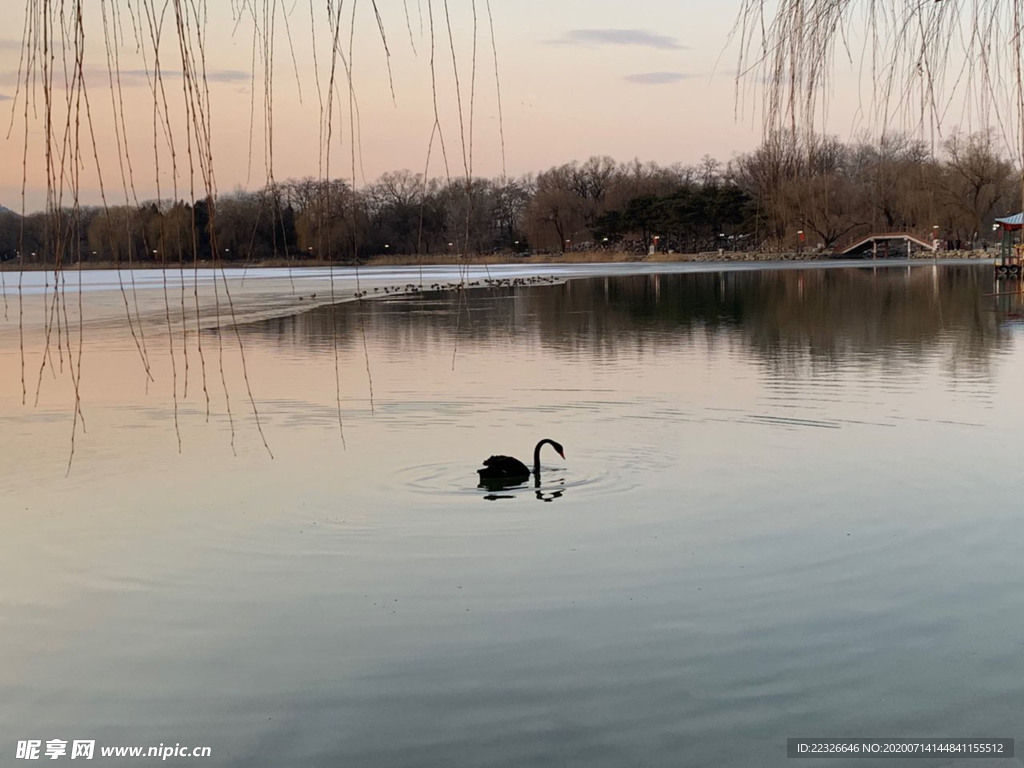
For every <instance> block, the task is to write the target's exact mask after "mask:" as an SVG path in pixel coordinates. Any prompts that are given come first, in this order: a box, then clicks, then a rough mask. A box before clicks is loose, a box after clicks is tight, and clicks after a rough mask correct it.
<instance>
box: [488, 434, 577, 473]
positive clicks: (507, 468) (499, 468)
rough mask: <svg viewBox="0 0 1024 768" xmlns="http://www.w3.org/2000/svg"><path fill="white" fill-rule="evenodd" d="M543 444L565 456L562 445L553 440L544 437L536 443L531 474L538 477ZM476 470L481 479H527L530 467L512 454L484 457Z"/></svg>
mask: <svg viewBox="0 0 1024 768" xmlns="http://www.w3.org/2000/svg"><path fill="white" fill-rule="evenodd" d="M545 444H547V445H550V446H551V447H552V448H554V449H555V450H556V451H558V455H559V456H561V457H562V458H563V459H564V458H565V452H564V451H563V450H562V446H561V445H559V444H558V443H556V442H555V441H554V440H549V439H548V438H545V439H543V440H541V441H540V442H539V443H537V446H536V447H535V448H534V449H533V474H534V475H536V476H537V477H540V449H541V447H542V446H544V445H545ZM477 472H478V473H479V475H480V479H481V480H482V481H491V482H494V481H499V482H500V481H505V482H508V481H513V480H517V481H522V480H527V479H529V477H530V468H529V467H528V466H526V465H525V464H523V462H521V461H520V460H519V459H517V458H514V457H512V456H491V457H490V458H487V459H484V466H483V468H482V469H478V470H477Z"/></svg>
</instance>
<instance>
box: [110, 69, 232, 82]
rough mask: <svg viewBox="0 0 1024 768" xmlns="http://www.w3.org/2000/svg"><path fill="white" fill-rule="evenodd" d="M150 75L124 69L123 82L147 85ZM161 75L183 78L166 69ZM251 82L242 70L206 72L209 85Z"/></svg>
mask: <svg viewBox="0 0 1024 768" xmlns="http://www.w3.org/2000/svg"><path fill="white" fill-rule="evenodd" d="M103 74H104V76H106V74H107V73H106V72H104V73H103ZM150 74H151V73H148V72H147V71H146V70H145V69H122V70H121V82H122V84H123V83H124V81H125V79H126V78H127V79H131V80H141V81H142V82H143V83H145V82H146V78H147V76H148V75H150ZM160 75H161V76H162V77H167V78H171V77H173V78H179V77H181V70H177V69H165V70H163V71H161V73H160ZM250 80H252V75H250V74H249V73H248V72H243V71H242V70H240V69H208V70H207V71H206V81H207V82H208V83H248V82H249V81H250Z"/></svg>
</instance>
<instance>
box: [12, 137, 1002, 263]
mask: <svg viewBox="0 0 1024 768" xmlns="http://www.w3.org/2000/svg"><path fill="white" fill-rule="evenodd" d="M1020 183H1021V177H1020V171H1019V169H1017V168H1015V167H1014V164H1013V163H1012V162H1011V161H1010V160H1008V159H1006V158H1005V157H1004V156H1003V155H1002V153H1001V152H1000V151H999V150H998V149H997V146H996V144H995V142H994V141H993V139H992V136H991V134H990V133H988V132H982V133H975V134H970V135H964V134H959V133H957V134H953V135H951V136H949V137H948V138H947V139H946V140H945V142H944V143H943V145H942V147H941V150H940V152H939V153H938V154H937V155H936V154H934V153H932V152H931V151H930V150H929V149H928V147H927V146H926V145H925V144H924V143H923V142H920V141H916V140H912V139H910V138H908V137H906V136H903V135H893V136H888V137H885V138H883V139H881V140H867V139H864V140H855V141H851V142H842V141H840V140H839V139H836V138H834V137H829V136H818V135H796V134H787V133H781V134H776V135H773V136H770V137H768V138H767V139H766V140H765V141H764V142H763V143H762V144H761V146H759V147H758V148H757V149H755V150H754V151H752V152H750V153H747V154H743V155H739V156H737V157H735V158H734V159H733V160H732V161H731V162H729V163H728V164H724V165H723V164H722V163H720V162H719V161H717V160H715V159H713V158H711V157H705V158H704V159H703V160H702V161H701V162H700V163H699V164H697V165H695V166H684V165H671V166H667V167H665V166H659V165H656V164H654V163H641V162H640V161H638V160H634V161H632V162H628V163H619V162H616V161H615V160H613V159H612V158H610V157H591V158H590V159H589V160H586V161H584V162H582V163H581V162H571V163H566V164H564V165H560V166H557V167H554V168H550V169H548V170H546V171H543V172H541V173H538V174H536V175H533V174H531V175H527V176H523V177H519V178H502V179H480V178H474V179H470V180H468V181H467V180H466V179H450V180H441V179H425V178H424V177H423V176H422V175H421V174H417V173H412V172H410V171H395V172H392V173H385V174H384V175H382V176H381V177H380V178H379V179H377V180H376V181H375V182H374V183H372V184H369V185H367V186H366V187H364V188H361V189H353V188H352V187H351V185H350V184H348V183H347V182H345V181H343V180H339V179H335V180H326V181H325V180H316V179H310V178H307V179H293V180H288V181H284V182H280V183H275V184H272V185H269V186H267V187H266V188H264V189H262V190H259V191H256V192H248V191H243V190H237V191H235V192H232V193H229V194H224V195H220V196H219V197H217V198H216V199H215V200H214V199H205V200H199V201H196V202H195V203H194V204H190V203H187V202H183V201H176V202H175V201H166V202H165V201H153V202H146V203H142V204H139V205H137V206H116V207H107V208H100V207H94V208H82V209H80V210H79V211H78V212H77V213H73V212H71V211H58V212H52V211H51V212H49V213H36V214H31V215H28V216H25V217H22V216H19V215H17V214H15V213H13V212H11V211H7V210H0V259H2V260H8V259H12V258H15V257H17V256H20V257H21V259H22V260H23V261H24V262H33V261H35V262H42V263H52V262H53V255H52V254H53V253H54V252H56V251H59V252H61V253H62V254H64V255H63V257H62V258H63V261H64V262H65V263H68V262H75V261H83V262H90V261H94V262H116V263H123V264H126V263H129V262H131V263H141V262H155V263H161V262H164V263H179V262H186V263H188V262H191V261H192V260H193V259H198V260H200V261H211V260H213V259H218V260H223V261H227V262H234V261H239V262H247V261H257V260H267V259H281V260H300V259H301V260H320V261H325V262H327V261H330V262H336V261H353V260H357V259H361V258H366V257H372V256H387V255H388V254H396V255H398V254H401V255H415V254H423V255H427V254H450V255H452V256H453V257H455V256H457V255H460V254H466V253H507V254H517V253H526V252H531V251H542V252H565V251H568V250H573V251H580V250H594V249H612V250H620V251H621V250H626V251H634V252H637V253H646V252H647V251H648V250H649V249H650V248H651V247H652V246H653V247H656V248H658V249H660V250H674V251H677V252H698V251H708V250H715V249H719V248H728V249H731V250H744V249H756V250H768V251H771V250H779V249H793V248H797V247H807V248H818V247H820V248H824V249H831V248H834V247H839V246H841V245H844V244H846V243H848V242H850V241H852V240H853V239H855V238H856V237H858V236H861V235H863V234H866V233H868V232H884V231H898V232H912V233H916V234H918V235H919V236H921V237H925V238H931V237H933V236H935V237H939V238H940V239H942V240H943V241H949V242H951V243H952V242H959V243H963V244H967V245H979V244H981V242H982V241H984V240H986V239H991V237H992V219H993V218H994V217H995V216H998V215H1003V214H1007V213H1015V212H1017V211H1019V210H1020V193H1021V187H1020ZM54 238H61V242H60V243H57V242H54ZM967 245H965V247H967Z"/></svg>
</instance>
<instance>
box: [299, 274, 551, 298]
mask: <svg viewBox="0 0 1024 768" xmlns="http://www.w3.org/2000/svg"><path fill="white" fill-rule="evenodd" d="M557 282H558V278H557V277H547V276H541V275H535V276H533V277H512V278H509V277H499V278H486V279H484V280H473V281H472V282H465V281H463V282H461V283H452V282H448V283H431V284H430V289H429V290H431V291H464V290H467V289H469V288H515V287H518V286H528V285H547V284H550V283H557ZM427 290H428V289H427V288H425V287H423V286H420V285H416V284H415V283H406V285H404V286H400V285H391V286H384V287H383V288H381V287H380V286H377V287H376V288H374V289H373V291H372V293H375V294H380V293H382V292H383V293H384V294H385V295H390V294H403V293H420V292H425V291H427ZM370 293H371V291H370V290H369V289H367V290H365V291H356V292H355V293H353V294H352V295H353V297H354V298H357V299H361V298H363V297H364V296H368V295H370ZM310 298H316V294H315V293H314V294H313V295H312V296H311V297H310Z"/></svg>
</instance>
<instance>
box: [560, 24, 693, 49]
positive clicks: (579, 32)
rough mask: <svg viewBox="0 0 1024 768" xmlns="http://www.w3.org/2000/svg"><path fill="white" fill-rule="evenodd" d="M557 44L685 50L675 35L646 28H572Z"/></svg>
mask: <svg viewBox="0 0 1024 768" xmlns="http://www.w3.org/2000/svg"><path fill="white" fill-rule="evenodd" d="M551 42H552V43H554V44H555V45H634V46H641V47H643V48H657V49H660V50H666V51H681V50H685V48H686V46H685V45H682V44H680V42H679V41H678V40H676V39H675V38H674V37H669V36H667V35H657V34H655V33H653V32H648V31H647V30H644V29H570V30H569V31H568V32H566V33H565V34H564V35H562V36H561V37H560V38H558V39H557V40H552V41H551Z"/></svg>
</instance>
